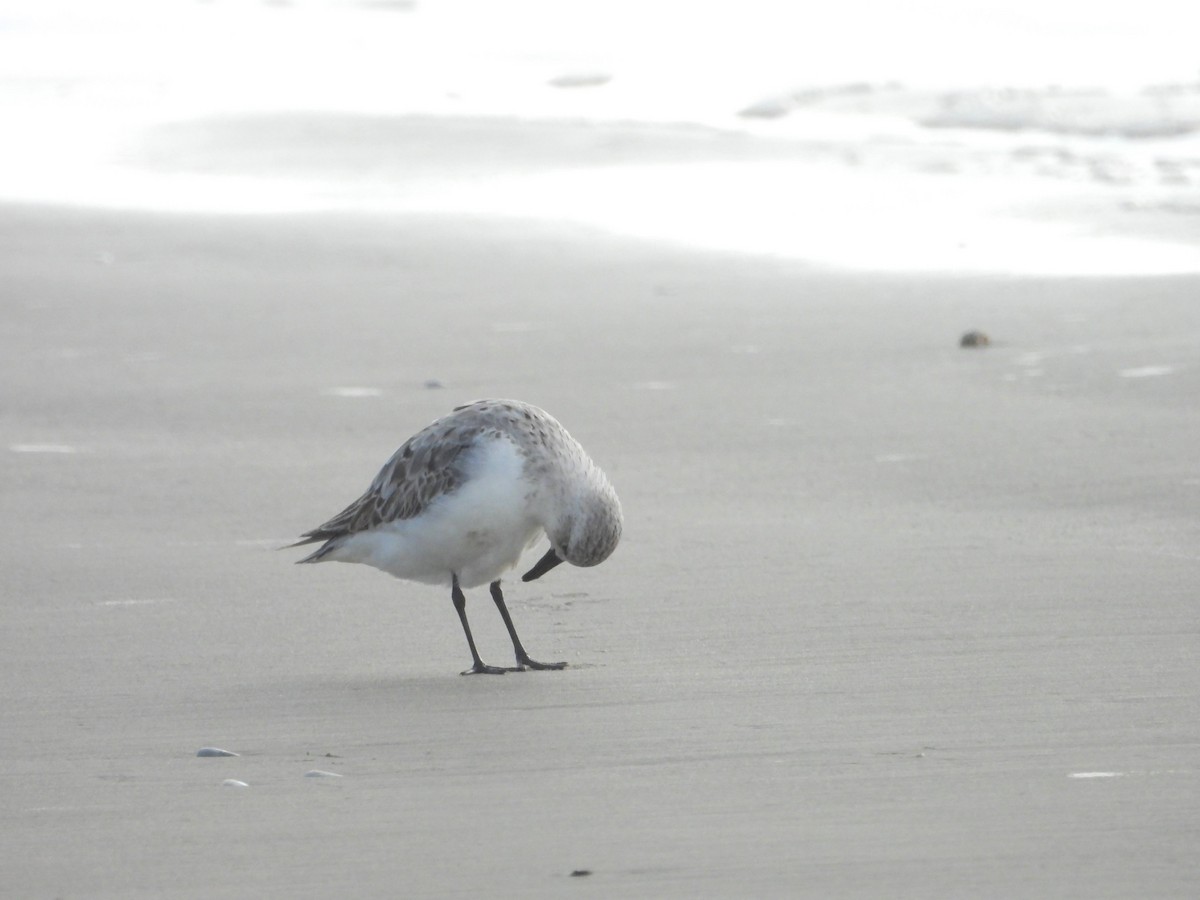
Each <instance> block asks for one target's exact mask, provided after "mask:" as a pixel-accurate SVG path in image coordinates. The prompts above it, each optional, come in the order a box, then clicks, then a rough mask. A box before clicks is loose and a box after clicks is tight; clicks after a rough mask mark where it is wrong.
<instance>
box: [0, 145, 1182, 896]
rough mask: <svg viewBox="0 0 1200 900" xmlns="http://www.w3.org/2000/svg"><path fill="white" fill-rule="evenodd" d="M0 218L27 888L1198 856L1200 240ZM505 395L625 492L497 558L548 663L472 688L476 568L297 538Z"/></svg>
mask: <svg viewBox="0 0 1200 900" xmlns="http://www.w3.org/2000/svg"><path fill="white" fill-rule="evenodd" d="M539 152H541V151H539ZM1180 221H1181V220H1180V219H1178V218H1176V219H1170V221H1169V223H1168V226H1167V227H1168V228H1173V229H1174V230H1175V231H1176V232H1178V231H1179V230H1180V226H1179V224H1178V223H1179V222H1180ZM1170 223H1174V224H1173V225H1172V224H1170ZM0 241H2V242H3V247H4V253H3V254H0V267H2V269H0V271H2V283H3V285H4V287H3V294H4V297H3V310H4V318H3V329H0V350H2V352H0V371H2V373H3V380H4V384H5V391H4V396H5V403H4V405H3V412H2V422H3V434H4V441H3V444H2V446H0V454H2V456H0V459H2V460H3V470H2V471H3V484H4V489H3V492H2V493H0V504H2V507H0V509H2V512H3V517H4V521H5V522H6V523H7V524H6V530H5V540H4V541H3V542H2V543H0V567H2V568H3V571H4V572H5V573H6V578H5V589H4V604H3V607H2V610H3V612H2V616H3V620H2V627H0V675H2V677H0V697H2V703H0V709H2V713H0V716H2V719H0V764H2V765H3V772H4V777H3V785H4V787H3V796H4V800H3V803H2V804H0V821H2V825H0V871H2V872H3V873H4V877H3V879H2V881H3V884H2V885H0V894H2V895H4V896H11V897H30V898H32V897H64V898H68V897H112V898H118V897H120V898H129V897H156V898H160V897H178V898H184V897H197V898H199V897H246V898H250V897H255V898H257V897H283V896H287V897H331V896H344V897H397V896H408V897H460V896H472V897H478V896H486V897H496V898H500V897H561V896H567V895H570V894H578V895H581V896H582V895H585V894H586V895H588V896H595V897H647V898H648V897H655V898H663V897H681V898H682V897H689V898H691V897H736V896H742V897H744V896H753V897H884V896H887V897H921V898H929V897H968V896H969V897H979V898H982V897H995V898H1002V897H1003V898H1010V897H1068V896H1072V897H1089V898H1118V897H1120V898H1124V897H1128V898H1133V897H1183V896H1190V895H1192V894H1193V893H1194V892H1195V890H1196V888H1197V885H1198V884H1200V862H1198V861H1197V858H1196V854H1195V843H1196V837H1197V833H1198V832H1200V801H1198V799H1197V798H1198V797H1200V783H1198V782H1200V767H1198V766H1197V762H1196V761H1197V758H1198V757H1197V750H1198V744H1200V670H1198V669H1197V666H1196V661H1197V646H1198V645H1197V627H1196V622H1197V616H1196V596H1197V594H1196V592H1197V586H1198V584H1200V550H1198V549H1197V548H1198V547H1200V519H1198V518H1197V514H1196V510H1197V504H1198V501H1200V464H1198V463H1197V454H1196V448H1197V447H1198V446H1200V407H1198V406H1197V403H1196V398H1197V397H1198V396H1200V366H1198V365H1197V353H1196V348H1197V345H1198V341H1200V307H1198V306H1197V302H1196V301H1197V296H1198V292H1200V277H1197V276H1179V277H1158V278H1149V277H1136V278H1135V277H1130V278H1040V279H1039V278H1031V277H1002V276H995V277H990V276H984V275H978V274H976V275H957V276H956V275H951V274H942V275H936V276H934V275H920V274H886V273H877V274H867V273H857V272H853V271H849V270H837V269H833V268H823V267H820V266H816V265H811V264H805V263H802V262H798V261H787V260H780V259H770V258H765V257H756V256H751V255H737V254H721V253H715V252H701V251H699V250H694V251H693V250H688V249H685V248H681V247H671V246H666V245H663V244H659V243H655V242H650V241H636V240H633V239H624V238H620V237H617V236H613V235H606V234H604V233H602V232H599V231H596V230H590V229H588V228H585V227H583V226H580V225H556V224H553V223H541V224H538V223H535V222H530V221H506V220H503V219H499V218H491V219H487V220H480V219H471V218H467V217H462V216H452V215H417V214H405V215H400V214H383V213H379V214H371V213H360V214H350V213H343V214H333V213H325V214H321V213H312V214H288V215H284V214H279V215H257V216H219V215H210V216H205V215H198V214H187V215H183V214H179V215H170V214H154V213H146V212H122V211H104V210H87V209H70V208H65V207H63V208H54V207H39V206H34V205H25V206H17V205H9V206H6V207H3V208H0ZM970 329H981V330H983V331H985V332H987V333H988V335H989V336H990V337H991V341H992V343H991V346H989V347H987V348H983V349H975V350H964V349H962V348H960V347H959V346H958V342H959V337H960V335H961V334H963V333H964V332H965V331H967V330H970ZM479 397H516V398H520V399H524V400H527V401H530V402H533V403H535V404H537V405H539V406H542V407H544V408H546V409H548V410H550V411H551V412H552V413H553V414H554V415H555V416H557V417H558V418H559V419H560V420H561V421H562V422H563V423H564V424H565V425H566V426H567V427H568V428H569V429H570V430H571V431H572V433H573V434H574V435H575V436H576V437H577V438H579V439H580V441H581V442H582V443H583V444H584V445H585V446H586V447H587V448H588V449H589V451H590V452H591V454H592V455H593V456H594V457H595V459H596V460H597V461H598V462H599V463H600V464H601V465H602V466H603V467H604V468H605V470H606V471H607V472H608V473H609V475H610V477H611V478H612V480H613V482H614V483H615V485H616V487H617V490H618V491H619V493H620V495H621V498H622V502H623V504H624V508H625V515H626V520H627V522H626V532H625V537H624V540H623V543H622V545H621V546H620V547H619V548H618V550H617V552H616V554H615V555H614V556H613V557H612V559H611V560H609V561H608V562H607V563H605V564H604V565H603V566H600V567H598V568H596V569H590V570H582V569H572V568H571V567H569V566H563V567H560V568H559V569H558V570H556V571H555V572H553V573H552V574H551V575H549V576H547V577H546V578H545V579H544V580H542V581H539V582H537V583H534V584H530V585H522V584H520V583H519V581H515V582H514V583H512V584H511V586H510V587H508V589H507V593H508V597H509V604H510V607H511V609H512V611H513V615H514V618H515V619H516V621H517V625H518V627H519V628H520V631H521V634H522V637H523V639H524V641H525V644H526V646H527V647H528V648H529V651H530V653H531V654H533V655H534V656H538V657H544V658H548V659H567V660H569V661H570V668H568V669H567V670H565V671H563V672H530V673H523V674H513V675H506V676H504V677H492V678H485V677H476V678H462V677H460V676H459V675H458V672H459V670H460V669H462V668H463V667H464V666H465V665H466V664H467V663H468V662H469V657H468V656H467V650H466V647H465V645H464V642H463V639H462V634H461V631H460V629H459V626H458V623H457V621H456V618H455V615H454V612H453V608H452V606H451V604H450V600H449V597H448V596H442V592H440V591H438V590H436V589H433V588H429V587H424V586H420V585H413V584H406V583H401V582H398V581H394V580H392V579H389V578H387V577H386V576H384V575H381V574H380V573H378V572H375V571H373V570H370V569H366V568H362V567H352V566H336V565H329V566H322V567H319V568H315V569H314V568H309V567H296V566H293V565H292V563H293V561H294V560H295V559H296V558H298V557H299V553H298V552H297V551H279V550H278V549H277V548H278V547H279V546H280V545H282V544H284V543H287V542H289V541H290V540H294V539H295V536H297V535H299V534H300V533H301V532H302V531H304V530H306V529H308V528H311V527H313V526H315V525H317V524H319V523H320V522H322V521H323V520H325V519H326V518H328V517H329V516H330V515H332V514H334V513H336V512H337V511H338V510H339V509H341V508H342V506H344V505H345V504H346V503H347V502H349V501H350V500H352V499H353V498H354V497H356V496H357V495H358V494H359V493H360V492H361V491H362V490H363V489H364V488H365V487H366V485H367V483H368V482H369V480H370V478H371V477H372V476H373V475H374V473H375V472H376V471H377V469H378V467H379V466H380V465H381V464H382V462H383V461H384V460H385V459H386V458H387V457H388V456H389V455H390V454H391V453H392V451H393V450H394V449H395V447H396V446H397V445H398V444H399V443H400V442H401V441H402V440H403V439H404V438H406V437H407V436H408V435H410V434H411V433H413V432H414V431H416V430H417V429H418V428H420V427H422V426H423V425H425V424H427V423H428V422H429V421H431V420H432V419H434V418H435V417H437V416H439V415H441V414H443V413H444V412H446V411H448V410H449V409H450V408H451V407H453V406H455V405H457V404H460V403H462V402H465V401H468V400H471V399H475V398H479ZM535 552H538V551H536V550H535ZM529 558H530V559H533V558H536V557H534V556H533V554H530V557H529ZM468 602H469V604H470V607H469V608H470V610H471V611H472V621H473V625H474V628H475V633H476V637H477V640H478V641H479V643H480V650H481V653H482V655H483V656H484V658H485V659H488V660H490V661H496V662H505V661H507V658H508V653H509V650H508V642H507V638H506V636H505V633H504V630H503V627H502V625H501V623H500V621H499V619H498V618H497V617H496V616H495V612H494V609H493V608H492V607H491V603H490V601H489V600H488V598H487V596H486V592H480V591H476V592H474V593H472V594H470V595H469V598H468ZM209 746H213V747H220V748H224V749H227V750H230V751H234V752H236V753H238V754H240V755H239V756H236V757H226V758H198V757H197V756H196V751H197V750H198V749H200V748H202V747H209ZM314 770H318V771H324V772H328V773H333V774H334V775H336V776H341V777H329V776H325V777H318V776H307V774H306V773H309V772H312V771H314ZM227 779H233V780H236V781H240V782H244V783H245V784H246V785H248V786H247V787H237V786H229V785H226V784H225V783H224V782H225V781H226V780H227ZM572 873H587V874H576V875H573V874H572Z"/></svg>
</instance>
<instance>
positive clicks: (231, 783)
mask: <svg viewBox="0 0 1200 900" xmlns="http://www.w3.org/2000/svg"><path fill="white" fill-rule="evenodd" d="M221 785H222V787H250V785H248V784H246V782H244V781H238V780H237V779H236V778H226V779H225V780H224V781H222V782H221Z"/></svg>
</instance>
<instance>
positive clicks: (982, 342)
mask: <svg viewBox="0 0 1200 900" xmlns="http://www.w3.org/2000/svg"><path fill="white" fill-rule="evenodd" d="M991 342H992V340H991V338H989V337H988V336H987V335H986V334H984V333H983V332H982V331H968V332H967V333H966V334H964V335H963V336H962V337H961V338H960V339H959V341H958V346H960V347H986V346H987V345H988V344H990V343H991Z"/></svg>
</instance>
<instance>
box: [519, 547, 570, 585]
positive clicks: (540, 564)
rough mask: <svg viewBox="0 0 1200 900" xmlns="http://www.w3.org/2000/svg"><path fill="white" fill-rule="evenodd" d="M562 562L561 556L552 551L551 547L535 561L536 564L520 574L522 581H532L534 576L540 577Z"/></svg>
mask: <svg viewBox="0 0 1200 900" xmlns="http://www.w3.org/2000/svg"><path fill="white" fill-rule="evenodd" d="M561 562H562V557H561V556H559V555H558V554H557V553H555V552H554V548H553V547H551V548H550V549H549V550H548V551H547V553H546V555H545V556H543V557H542V558H541V559H539V560H538V561H537V565H536V566H534V567H533V568H532V569H530V570H529V571H528V572H526V573H525V574H524V575H522V576H521V580H522V581H533V580H534V579H535V578H541V577H542V576H543V575H545V574H546V573H547V572H549V571H550V570H551V569H553V568H554V567H555V566H557V565H558V564H559V563H561Z"/></svg>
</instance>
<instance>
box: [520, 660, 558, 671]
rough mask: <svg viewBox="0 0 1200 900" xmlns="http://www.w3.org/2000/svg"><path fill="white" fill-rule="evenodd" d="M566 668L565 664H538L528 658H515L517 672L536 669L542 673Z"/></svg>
mask: <svg viewBox="0 0 1200 900" xmlns="http://www.w3.org/2000/svg"><path fill="white" fill-rule="evenodd" d="M566 667H567V664H566V663H565V662H552V663H544V662H538V661H537V660H536V659H530V658H529V657H528V656H518V657H517V671H518V672H523V671H525V670H526V669H538V670H543V671H544V670H546V669H565V668H566Z"/></svg>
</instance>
